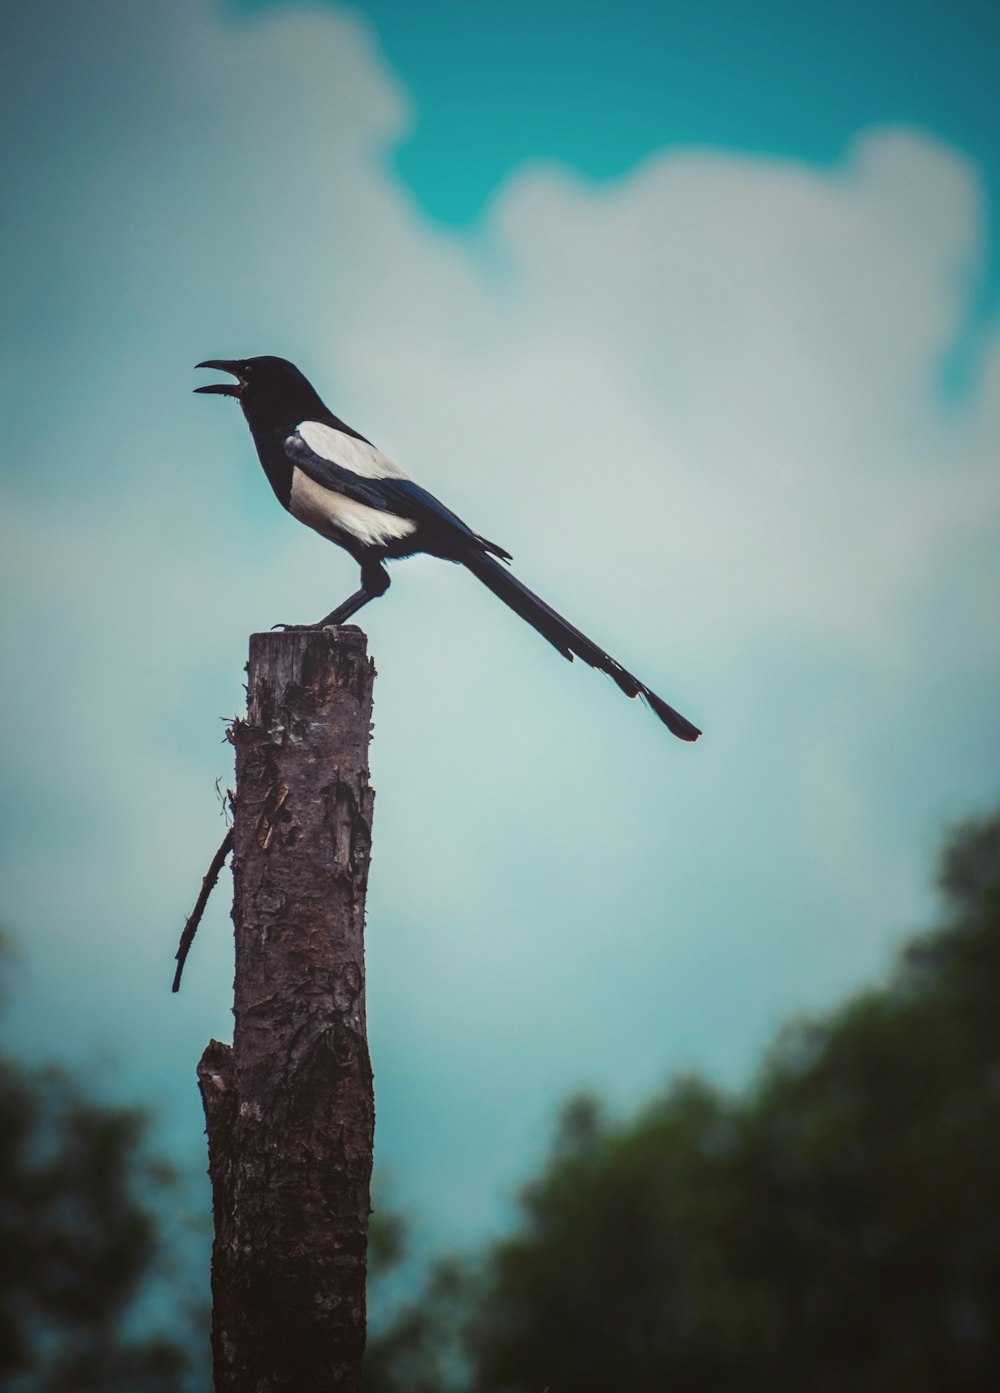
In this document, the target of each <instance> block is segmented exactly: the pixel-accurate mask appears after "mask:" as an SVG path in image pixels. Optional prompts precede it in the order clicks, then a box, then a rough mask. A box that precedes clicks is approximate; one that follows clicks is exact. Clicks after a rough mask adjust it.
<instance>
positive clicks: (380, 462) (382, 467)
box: [298, 421, 407, 479]
mask: <svg viewBox="0 0 1000 1393" xmlns="http://www.w3.org/2000/svg"><path fill="white" fill-rule="evenodd" d="M298 432H299V435H301V437H302V439H303V440H304V441H305V442H306V444H307V445H308V446H309V448H310V450H312V452H313V454H316V455H319V457H320V459H325V460H329V461H330V463H331V464H339V465H340V467H341V468H342V469H349V470H350V471H351V473H352V474H357V475H358V476H359V477H360V478H362V479H405V478H406V477H407V476H406V475H405V474H404V473H403V471H402V470H401V469H400V467H399V465H398V464H393V462H392V460H391V459H386V457H385V455H383V453H382V451H381V450H376V448H375V446H374V445H369V444H368V442H367V440H358V439H357V438H356V437H355V436H353V435H348V434H347V433H346V432H345V431H342V430H334V428H333V426H325V425H323V423H322V422H321V421H302V422H300V423H299V426H298Z"/></svg>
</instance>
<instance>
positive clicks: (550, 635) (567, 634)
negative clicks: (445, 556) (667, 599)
mask: <svg viewBox="0 0 1000 1393" xmlns="http://www.w3.org/2000/svg"><path fill="white" fill-rule="evenodd" d="M462 564H463V565H464V566H466V567H467V568H468V569H469V570H470V571H471V572H472V574H473V575H474V576H476V577H478V579H479V580H481V581H482V582H483V584H484V585H485V586H486V587H487V588H488V589H490V590H492V591H493V594H494V595H496V596H497V597H498V598H499V599H501V600H503V602H504V604H505V605H509V606H510V608H511V609H512V610H513V611H514V613H515V614H519V615H520V616H521V618H522V619H526V620H527V621H528V623H529V624H530V625H531V626H532V628H535V629H537V630H538V632H539V633H540V634H541V635H542V636H543V637H544V638H547V639H548V641H549V643H551V644H552V646H553V648H557V649H558V650H559V652H560V653H561V654H562V655H563V657H564V658H568V659H569V660H570V662H572V661H573V658H574V657H577V658H580V659H581V660H582V661H583V662H585V663H587V664H589V666H590V667H593V668H597V670H598V671H599V672H606V673H607V674H608V676H609V677H610V678H611V679H612V680H613V681H614V682H616V683H617V684H618V686H619V687H620V688H621V689H622V691H623V692H624V693H625V695H626V696H629V697H636V696H638V697H642V699H643V701H645V702H646V704H647V705H648V706H649V707H650V709H651V710H652V711H655V713H656V715H657V716H659V718H660V720H661V721H662V722H663V724H664V725H665V726H666V727H667V729H668V730H670V731H672V732H673V733H674V735H676V736H677V737H678V739H680V740H697V739H698V736H699V735H700V734H701V731H700V730H699V729H698V727H697V726H695V725H692V724H691V722H690V721H688V720H686V719H685V718H684V717H683V716H682V715H681V714H680V713H679V712H677V711H675V710H674V708H673V707H672V706H668V705H667V703H666V702H665V701H664V700H663V699H662V698H661V697H658V696H657V695H656V693H655V692H651V691H650V689H649V688H648V687H647V686H646V685H645V684H644V683H642V682H640V681H639V679H638V678H637V677H633V675H632V674H631V673H630V672H627V671H626V670H625V668H623V667H622V665H621V663H616V662H615V660H614V658H612V657H611V656H610V655H609V654H607V653H605V652H604V650H603V649H602V648H598V646H597V644H596V643H593V642H592V641H591V640H590V639H589V638H587V636H586V634H581V632H580V630H579V629H574V627H573V625H572V624H570V623H569V622H568V621H567V620H565V619H563V617H562V615H561V614H557V613H556V612H555V610H554V609H552V608H550V606H549V605H547V604H546V603H545V601H544V600H540V599H539V598H538V596H537V595H535V594H534V593H533V592H532V591H531V590H529V589H528V587H527V586H526V585H522V584H521V582H520V581H519V580H518V579H517V578H516V576H513V575H511V573H510V571H508V570H507V568H506V567H505V566H502V565H501V564H500V562H499V561H495V560H494V559H493V557H492V556H487V555H486V554H485V553H484V552H482V551H478V550H477V551H471V549H470V552H469V554H468V555H465V556H463V557H462Z"/></svg>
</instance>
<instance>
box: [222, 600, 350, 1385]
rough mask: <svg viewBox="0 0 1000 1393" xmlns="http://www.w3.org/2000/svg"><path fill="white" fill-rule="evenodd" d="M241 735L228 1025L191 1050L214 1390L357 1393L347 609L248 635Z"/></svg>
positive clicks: (237, 731) (237, 727)
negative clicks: (332, 619)
mask: <svg viewBox="0 0 1000 1393" xmlns="http://www.w3.org/2000/svg"><path fill="white" fill-rule="evenodd" d="M247 671H248V676H249V681H248V689H247V696H248V711H247V719H246V720H245V721H237V722H235V723H234V725H233V727H232V730H231V732H230V738H231V740H232V742H233V744H234V746H235V748H236V805H235V824H234V833H235V845H234V851H233V874H234V885H235V894H234V903H233V922H234V925H235V933H236V979H235V1001H234V1015H235V1030H234V1038H233V1045H232V1047H231V1048H230V1047H229V1046H227V1045H222V1044H220V1043H219V1042H218V1041H215V1040H213V1041H212V1042H211V1043H210V1044H209V1046H208V1048H207V1049H206V1051H205V1053H204V1055H203V1057H202V1060H201V1063H200V1065H199V1068H198V1081H199V1087H200V1089H201V1094H202V1100H203V1103H204V1107H205V1117H206V1122H207V1127H208V1138H209V1171H210V1174H211V1178H212V1192H213V1207H214V1211H215V1245H214V1248H213V1254H212V1296H213V1319H212V1348H213V1359H214V1368H215V1387H216V1390H217V1393H272V1390H277V1389H295V1390H296V1393H319V1390H326V1389H337V1390H343V1393H353V1390H356V1389H357V1388H358V1386H359V1382H360V1367H361V1356H362V1352H363V1349H364V1340H365V1272H366V1268H365V1258H366V1247H367V1231H368V1214H369V1181H370V1177H371V1162H372V1141H373V1130H374V1103H373V1098H372V1072H371V1064H370V1061H369V1056H368V1044H367V1032H366V1023H365V965H364V917H365V892H366V888H367V880H368V863H369V856H370V851H371V822H372V801H373V796H374V795H373V792H372V789H371V788H370V786H369V783H368V743H369V739H370V731H371V711H372V681H373V678H374V668H373V666H372V664H371V662H370V660H369V659H368V657H367V652H366V639H365V635H364V634H363V633H362V632H361V630H359V629H356V628H354V627H349V628H343V629H338V630H332V631H331V630H323V631H316V632H305V633H300V632H288V633H265V634H254V635H252V637H251V640H250V663H249V666H248V669H247Z"/></svg>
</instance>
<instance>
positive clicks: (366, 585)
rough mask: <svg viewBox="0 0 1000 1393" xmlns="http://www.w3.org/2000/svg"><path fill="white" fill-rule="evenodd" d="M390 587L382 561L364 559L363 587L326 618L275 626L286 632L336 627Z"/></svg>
mask: <svg viewBox="0 0 1000 1393" xmlns="http://www.w3.org/2000/svg"><path fill="white" fill-rule="evenodd" d="M388 589H389V572H388V571H387V570H386V569H385V567H384V566H383V565H382V563H381V561H363V562H362V563H361V589H360V590H355V592H354V594H353V595H348V597H347V599H346V600H344V602H343V603H342V604H339V605H338V606H337V608H336V609H334V610H331V611H330V613H329V614H328V615H327V616H326V617H325V618H324V619H320V620H319V621H318V623H316V624H275V625H274V627H275V628H276V629H284V630H285V631H286V632H288V631H292V632H294V631H296V630H307V629H331V628H335V627H336V626H337V625H338V624H343V623H345V622H346V621H347V620H348V619H350V617H351V615H352V614H357V612H358V610H359V609H361V608H362V607H363V606H364V605H366V604H367V603H368V601H369V600H377V599H378V597H379V596H380V595H384V594H385V592H386V591H387V590H388Z"/></svg>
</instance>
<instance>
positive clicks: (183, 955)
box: [170, 827, 233, 992]
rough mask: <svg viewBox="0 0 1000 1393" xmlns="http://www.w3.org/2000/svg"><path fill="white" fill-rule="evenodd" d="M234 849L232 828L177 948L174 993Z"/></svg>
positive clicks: (227, 834) (172, 989)
mask: <svg viewBox="0 0 1000 1393" xmlns="http://www.w3.org/2000/svg"><path fill="white" fill-rule="evenodd" d="M232 849H233V829H232V828H231V827H230V829H229V831H228V832H227V833H226V835H225V838H224V839H223V842H222V845H221V846H220V847H219V849H218V851H217V852H216V853H215V855H214V856H213V857H212V864H211V865H210V866H209V868H208V870H207V871H206V872H205V877H204V879H203V880H202V882H201V893H200V894H199V896H198V898H197V900H196V901H195V906H194V909H192V911H191V913H190V914H189V915H188V919H187V923H186V924H185V925H184V932H183V933H182V934H181V941H180V943H179V944H178V946H177V953H176V955H175V956H176V959H177V971H176V972H175V973H174V985H173V986H172V987H171V988H170V990H171V991H172V992H176V991H179V990H180V985H181V973H182V972H183V971H184V964H185V963H186V962H187V955H188V953H189V952H190V951H191V944H192V943H193V942H194V936H195V934H196V933H197V932H198V925H199V924H200V923H201V916H202V915H203V914H204V913H205V906H206V905H207V904H208V897H209V895H211V893H212V891H213V890H214V889H215V882H216V881H217V880H218V878H219V872H220V871H221V870H222V867H223V866H224V865H225V861H226V857H227V856H228V855H229V853H230V852H231V851H232Z"/></svg>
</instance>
